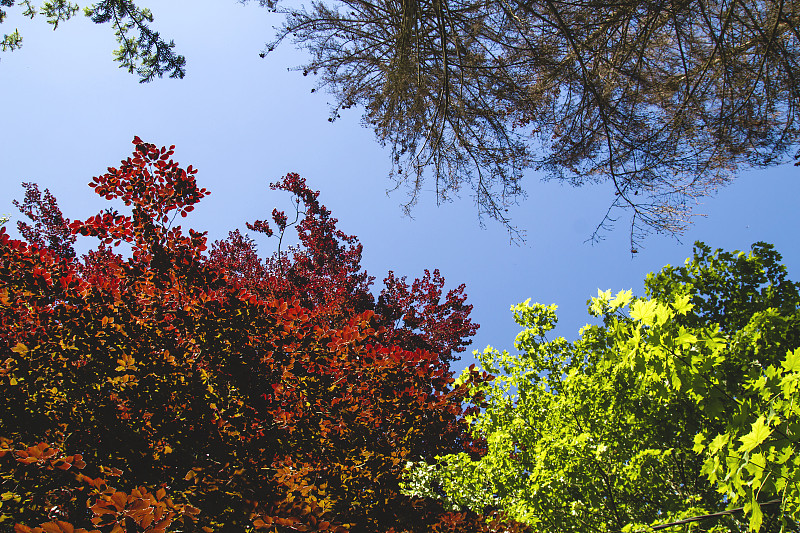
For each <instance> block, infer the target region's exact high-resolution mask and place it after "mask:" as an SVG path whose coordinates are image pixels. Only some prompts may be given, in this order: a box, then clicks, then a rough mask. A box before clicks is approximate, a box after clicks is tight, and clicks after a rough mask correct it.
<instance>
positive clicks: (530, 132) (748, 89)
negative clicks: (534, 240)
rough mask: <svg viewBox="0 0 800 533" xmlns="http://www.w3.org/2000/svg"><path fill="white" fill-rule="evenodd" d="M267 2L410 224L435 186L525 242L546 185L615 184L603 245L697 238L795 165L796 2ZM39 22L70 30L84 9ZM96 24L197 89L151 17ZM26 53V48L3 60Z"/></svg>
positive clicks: (66, 7) (60, 9)
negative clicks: (702, 211)
mask: <svg viewBox="0 0 800 533" xmlns="http://www.w3.org/2000/svg"><path fill="white" fill-rule="evenodd" d="M241 1H242V3H247V1H248V0H241ZM258 1H259V4H260V5H262V6H264V7H267V8H269V9H272V10H275V11H278V12H280V13H282V14H284V15H285V22H284V24H283V26H282V27H281V28H280V29H279V31H278V34H277V36H276V37H275V38H274V39H273V40H271V41H270V42H269V43H268V44H267V46H266V47H265V49H264V51H263V52H262V55H266V54H268V53H269V52H270V51H271V50H273V49H274V48H275V47H276V46H277V45H278V44H279V43H280V42H282V41H284V40H291V41H293V42H294V43H295V44H296V45H297V46H299V47H301V48H304V49H306V50H308V52H309V53H310V55H311V59H310V61H308V63H306V64H305V65H302V66H299V67H298V70H302V72H303V73H304V74H316V75H318V76H319V86H321V87H324V88H326V89H327V90H329V91H330V92H331V93H332V94H333V95H334V96H335V98H336V100H335V102H334V105H333V108H332V113H331V116H330V118H329V120H335V119H336V118H337V117H338V116H339V113H340V112H341V111H342V110H343V109H347V108H350V107H353V106H359V107H360V108H363V109H364V117H363V119H364V123H365V125H366V126H368V127H370V128H372V129H373V130H374V131H375V134H376V137H377V139H378V140H379V141H380V142H381V143H383V144H385V145H388V146H390V147H391V153H392V156H391V157H392V165H393V166H392V171H391V176H390V177H391V178H392V179H393V180H394V182H395V184H396V187H398V188H403V189H406V190H407V192H408V193H409V197H408V200H407V202H406V204H405V207H406V209H408V210H410V209H411V208H413V206H414V204H415V203H416V202H417V200H418V198H419V196H420V195H421V194H422V191H423V189H424V188H425V183H426V182H428V181H431V182H433V184H434V185H435V186H434V189H435V194H436V198H437V201H448V200H451V199H453V198H454V197H456V196H458V195H459V194H460V192H463V191H465V190H469V191H471V194H472V195H473V199H474V201H475V202H476V204H477V206H478V210H479V215H480V216H484V215H487V216H489V217H491V218H495V219H497V220H499V221H501V222H502V223H504V224H505V225H506V226H507V227H508V228H509V230H510V231H511V232H512V235H515V236H518V235H519V233H517V231H516V229H515V227H514V225H513V223H512V221H511V218H510V215H509V208H511V206H512V205H514V204H516V203H517V202H518V201H519V200H521V199H522V198H523V197H525V195H526V188H527V187H526V186H525V185H524V184H523V181H524V180H523V178H524V176H525V175H526V171H527V170H529V169H538V170H540V171H543V173H544V175H545V176H547V178H549V179H557V180H562V181H564V182H566V183H569V184H572V185H575V186H583V185H589V184H593V183H610V184H611V185H612V190H613V196H611V197H610V198H609V200H608V203H609V209H608V212H607V214H606V216H605V218H604V219H603V220H602V221H601V222H600V224H599V225H598V228H597V232H596V233H595V236H599V235H601V234H602V232H603V231H604V230H605V229H608V228H610V227H611V226H612V225H613V224H614V222H615V221H616V220H617V219H618V218H619V217H620V216H621V215H622V214H623V213H627V214H629V215H630V232H631V238H632V241H633V242H634V243H635V242H636V241H637V240H638V239H640V238H641V237H643V236H644V235H645V234H646V233H647V232H649V231H651V230H655V231H658V232H665V233H671V234H677V233H680V232H682V231H683V230H685V229H686V228H687V226H688V224H689V223H690V222H691V218H692V209H693V207H694V206H695V205H696V203H697V202H698V201H699V200H700V199H701V198H702V197H704V196H708V195H711V194H713V193H714V192H715V191H716V190H718V188H719V187H721V186H723V185H725V184H726V183H727V182H729V181H730V180H731V179H732V178H733V177H734V176H735V175H736V174H737V172H738V171H739V170H741V169H745V168H752V167H758V166H765V165H773V164H778V163H781V162H784V161H785V160H786V159H787V158H788V157H789V156H791V155H792V154H791V152H792V150H794V149H796V148H797V146H798V139H800V130H799V129H798V126H797V124H798V123H799V121H800V116H798V112H799V111H798V104H797V102H799V101H800V89H798V87H800V83H798V80H797V72H799V71H800V68H798V67H799V66H800V65H799V64H798V50H800V42H799V41H800V32H798V30H797V28H798V27H800V19H799V18H798V17H799V16H800V15H798V13H800V8H798V6H797V4H796V3H795V2H794V1H791V0H790V1H788V2H787V1H784V0H767V1H757V0H745V1H729V0H720V1H708V0H696V1H682V2H671V3H669V2H667V3H665V2H661V1H649V2H627V1H619V0H618V1H614V2H595V1H593V0H583V1H580V2H564V1H560V0H545V1H541V2H529V1H524V2H521V1H513V0H482V1H476V0H430V1H428V0H379V1H366V0H336V1H329V2H325V1H322V0H320V1H316V2H312V3H311V4H310V5H309V6H308V7H307V8H306V7H297V6H295V5H292V4H286V5H284V4H283V3H281V2H278V0H258ZM15 3H16V0H0V7H1V6H8V7H10V6H13V5H14V4H15ZM20 5H21V7H24V8H25V9H24V12H23V14H24V15H27V16H31V17H32V16H34V14H35V13H36V11H37V8H36V7H35V6H33V5H32V3H31V2H30V1H28V0H24V1H22V2H20ZM38 10H39V11H40V12H41V14H43V15H44V16H45V17H46V19H47V21H48V22H49V23H51V24H53V26H57V25H58V24H59V23H60V22H62V21H64V20H66V19H68V18H70V17H71V16H73V15H74V14H75V13H76V12H77V11H78V6H77V5H76V4H74V3H72V2H68V1H66V0H58V1H49V0H48V1H47V2H44V4H43V5H42V6H41V7H40V8H38ZM85 12H86V14H87V15H88V16H91V18H92V20H94V21H95V22H98V23H109V24H111V25H112V26H113V28H114V32H115V33H116V36H117V40H118V42H119V43H120V47H119V49H118V50H117V52H116V53H115V59H116V60H117V61H118V62H120V66H121V67H124V68H126V69H127V70H128V71H130V72H132V73H134V72H135V73H136V74H138V76H139V77H140V80H141V81H150V80H152V79H153V78H154V77H156V76H159V77H160V76H162V75H163V74H167V73H168V74H169V75H170V76H171V77H183V75H184V71H185V60H184V58H183V56H181V55H176V54H175V53H174V50H173V47H174V44H173V43H172V42H169V43H167V42H166V41H165V40H164V39H162V38H161V37H160V36H159V34H158V32H154V31H152V30H151V29H150V27H149V23H150V22H152V20H153V15H152V13H151V12H150V11H149V10H148V9H146V8H139V7H137V5H136V4H135V3H134V2H133V1H132V0H103V1H100V2H95V3H94V4H92V5H91V6H90V7H88V8H87V9H86V10H85ZM3 18H4V11H3V10H0V22H1V21H2V19H3ZM20 44H21V36H20V35H19V33H18V32H16V31H15V32H12V33H11V34H6V35H5V37H4V40H3V42H2V49H3V50H6V49H14V48H16V47H18V46H19V45H20Z"/></svg>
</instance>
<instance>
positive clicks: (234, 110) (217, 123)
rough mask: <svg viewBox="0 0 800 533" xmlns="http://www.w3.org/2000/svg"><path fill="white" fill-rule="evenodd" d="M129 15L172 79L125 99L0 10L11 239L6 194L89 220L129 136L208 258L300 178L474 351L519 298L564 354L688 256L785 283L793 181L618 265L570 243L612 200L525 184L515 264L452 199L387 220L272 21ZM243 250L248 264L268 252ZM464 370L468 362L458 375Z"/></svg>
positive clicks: (388, 207) (374, 170) (613, 256)
mask: <svg viewBox="0 0 800 533" xmlns="http://www.w3.org/2000/svg"><path fill="white" fill-rule="evenodd" d="M141 5H142V6H147V7H150V8H151V9H152V11H153V13H154V15H155V17H156V21H155V25H154V26H155V28H156V29H159V30H161V31H162V34H163V35H164V36H166V37H167V38H172V39H174V40H175V42H176V44H177V50H178V52H179V53H182V54H184V55H185V56H186V58H187V76H186V78H185V79H183V80H171V79H162V80H156V81H154V82H152V83H150V84H139V83H138V81H137V78H136V77H135V76H132V75H129V74H128V73H127V72H125V71H124V70H121V69H119V68H117V65H116V63H113V62H112V60H111V55H112V50H113V49H114V48H116V43H115V41H114V37H113V34H112V31H111V28H110V27H108V26H107V25H102V26H98V25H95V24H93V23H91V22H90V21H89V20H88V19H85V18H84V17H83V16H79V17H77V18H75V19H73V20H71V21H69V22H67V23H65V24H63V25H62V26H60V27H59V28H58V30H57V31H55V32H54V31H52V30H51V29H50V27H49V26H48V25H47V24H46V23H45V22H44V20H43V19H41V18H37V19H35V20H33V21H28V20H27V19H23V18H22V17H21V16H20V13H21V9H19V7H13V8H10V9H8V11H9V18H8V19H7V20H6V22H5V23H3V24H2V25H0V32H2V33H10V32H11V31H13V29H14V28H15V27H17V28H19V30H20V32H21V33H22V35H23V39H24V41H23V48H22V49H20V50H17V51H15V52H13V53H10V52H6V53H2V54H0V86H2V87H3V110H2V114H1V115H0V117H2V118H1V119H0V124H1V125H2V127H0V184H1V186H2V189H1V190H2V194H1V195H0V213H10V214H11V215H12V217H13V218H12V222H11V223H9V224H7V227H8V228H9V230H11V232H12V233H16V232H15V229H14V227H15V220H17V219H18V216H17V215H18V213H17V211H16V209H15V208H14V207H13V206H12V204H11V201H12V199H14V198H17V199H21V198H22V196H23V189H22V188H21V187H20V185H19V184H20V182H22V181H34V182H37V183H38V184H39V185H40V186H41V187H42V188H45V187H46V188H49V189H50V190H51V192H53V193H54V194H55V196H56V197H57V198H58V200H59V204H60V206H61V208H62V210H63V211H64V214H65V215H66V216H68V217H70V218H72V219H83V218H87V217H89V216H91V215H93V214H95V213H97V212H98V211H99V210H100V209H103V208H105V207H106V206H105V205H104V204H106V202H104V201H103V200H101V199H100V198H99V197H97V196H96V195H95V194H94V193H93V192H92V191H91V190H90V189H89V188H88V187H87V186H86V184H87V183H88V182H89V180H90V179H91V177H92V176H95V175H98V174H101V173H103V172H104V171H105V169H106V167H108V166H115V165H117V164H118V163H119V161H120V159H123V158H125V157H127V156H128V155H129V154H130V152H131V150H132V144H131V140H132V139H133V137H134V135H138V136H139V137H141V138H142V139H143V140H145V141H147V142H152V143H155V144H157V145H159V146H160V145H171V144H174V145H176V153H175V159H176V160H177V161H180V162H181V163H182V164H183V165H188V164H192V165H193V166H195V167H196V168H198V169H199V171H200V172H199V174H198V181H199V183H200V185H201V186H203V187H206V188H208V189H209V190H210V191H211V195H210V196H209V197H208V198H206V199H204V200H203V202H202V203H201V204H200V205H199V206H198V208H197V209H196V210H195V212H194V213H192V215H191V216H190V217H189V218H187V219H185V220H184V221H183V226H184V228H187V227H192V228H195V229H198V230H207V231H208V232H209V238H210V239H211V240H212V241H213V240H215V239H219V238H224V237H225V236H226V235H227V233H228V231H229V230H232V229H235V228H242V229H244V225H245V222H246V221H252V220H255V219H258V218H268V215H269V213H270V212H271V211H272V208H273V207H275V206H277V207H279V208H283V209H288V208H289V206H290V203H289V197H288V195H286V194H285V193H277V192H273V191H270V190H269V188H268V186H267V184H268V183H269V182H270V181H276V180H277V179H279V178H280V177H281V176H283V175H284V174H286V173H287V172H297V173H299V174H300V175H301V176H303V177H305V178H306V179H307V180H308V183H309V184H310V186H311V187H312V188H314V189H319V190H320V191H321V200H322V202H323V203H324V204H326V205H327V206H328V207H329V208H330V209H331V210H332V211H333V213H334V216H336V217H337V218H338V219H339V225H340V228H341V229H343V230H344V231H345V232H347V233H351V234H355V235H357V236H358V237H359V238H360V240H361V242H362V243H363V245H364V262H363V263H364V265H365V267H366V269H367V270H368V271H369V273H370V274H371V275H373V276H375V277H376V278H377V280H378V282H380V280H381V279H382V278H383V277H384V276H385V275H386V272H387V271H388V270H394V271H395V273H397V274H398V275H407V276H409V278H414V277H417V276H421V275H422V272H423V270H424V269H425V268H429V269H434V268H439V269H440V270H441V272H442V274H443V275H444V277H445V278H446V280H447V281H448V285H449V286H451V287H453V286H456V285H458V284H459V283H465V284H466V286H467V293H468V295H469V302H471V303H472V304H473V305H474V306H475V309H474V311H473V319H474V320H476V321H477V322H478V323H480V324H481V326H482V327H481V329H480V330H479V332H478V335H477V336H476V338H475V342H474V343H473V348H478V349H483V348H484V347H485V346H486V345H487V344H491V345H493V346H495V347H497V348H501V349H503V348H505V349H511V348H512V345H513V340H514V337H515V335H516V333H517V332H518V328H517V326H516V325H515V324H514V323H513V320H512V318H511V313H510V312H509V307H510V306H511V305H512V304H514V303H517V302H521V301H524V300H525V299H527V298H532V299H533V301H539V302H541V303H548V304H549V303H557V304H558V305H559V316H560V323H559V328H558V330H557V332H558V333H559V334H561V335H564V336H566V337H568V338H574V337H575V335H576V333H577V330H578V328H580V327H581V326H582V325H584V324H585V323H586V321H587V319H588V315H587V314H586V311H585V309H586V306H585V301H586V300H587V298H589V297H590V296H593V295H595V294H596V293H597V289H598V288H601V289H609V288H610V289H612V290H614V291H616V290H620V289H630V288H632V289H633V290H634V293H641V288H642V280H643V279H644V276H645V275H646V274H647V273H648V272H650V271H653V270H658V269H660V268H661V267H662V266H664V265H665V264H668V263H671V264H680V263H683V261H684V260H685V259H686V258H687V257H688V256H689V255H690V254H691V249H692V243H693V242H694V241H695V240H702V241H705V242H706V243H708V244H709V245H711V246H712V247H718V248H724V249H729V250H732V249H745V250H746V249H749V246H750V244H751V243H753V242H756V241H766V242H771V243H774V244H775V245H776V246H777V249H778V251H779V252H781V253H782V254H783V257H784V263H785V264H786V265H787V267H788V268H789V273H790V277H792V278H793V279H798V278H799V277H800V274H798V273H800V245H799V244H798V239H797V230H798V222H799V221H800V210H798V208H797V202H798V198H800V194H799V193H800V183H799V182H798V179H797V178H798V175H800V168H794V167H793V166H791V164H787V165H784V166H782V167H773V168H771V169H768V170H765V171H752V172H747V173H745V174H742V175H741V176H740V177H739V178H738V179H737V180H736V181H735V182H734V183H733V184H732V185H730V186H728V187H727V188H725V189H723V190H721V191H720V192H719V193H718V194H717V195H716V196H715V197H714V198H710V199H707V200H706V201H705V203H704V205H701V206H699V207H698V209H697V211H698V212H701V213H706V214H707V215H708V216H707V217H704V218H698V219H696V223H695V224H694V226H693V227H692V228H691V229H690V230H689V231H688V232H687V233H686V234H684V235H683V236H682V237H681V238H680V241H678V240H676V239H674V238H671V237H668V236H663V235H652V236H651V237H649V238H648V239H646V240H645V241H644V243H643V244H644V246H643V247H642V248H641V249H640V252H639V253H638V254H636V255H635V256H633V257H631V254H630V251H629V250H630V245H629V236H628V232H627V231H626V226H627V224H626V222H627V219H625V218H624V217H623V218H622V219H621V220H620V223H619V226H618V228H617V230H616V231H613V232H610V233H606V234H605V236H606V239H605V240H604V241H603V242H601V243H599V244H595V245H591V244H588V243H586V242H584V241H585V240H586V239H587V237H589V236H590V234H591V233H592V231H593V230H594V228H595V226H596V225H597V223H598V222H599V221H600V220H601V218H602V216H603V214H604V213H605V210H606V208H607V206H608V203H609V202H610V201H611V199H612V196H611V195H612V192H611V190H610V188H609V187H607V186H602V185H600V186H587V187H583V188H579V189H576V188H572V187H570V186H567V185H560V184H558V183H552V182H547V183H544V182H541V181H540V177H541V176H539V175H537V174H536V173H534V172H529V173H528V174H527V175H526V182H527V183H526V189H527V191H528V194H529V197H528V199H527V200H526V201H525V202H523V203H522V204H521V205H520V206H519V207H517V208H516V209H514V210H512V212H511V214H512V216H513V219H514V221H515V222H516V223H517V224H518V225H519V226H520V227H521V228H523V229H525V230H527V235H528V240H527V243H526V244H524V245H522V246H516V245H512V244H510V243H509V239H508V234H507V233H506V231H505V230H504V229H503V228H502V227H501V226H500V225H499V224H496V223H494V222H492V221H490V220H488V221H486V225H485V228H482V227H481V226H480V225H479V223H478V219H477V208H476V206H475V205H474V203H473V202H472V199H471V198H470V193H469V191H466V190H465V191H463V194H462V197H461V198H460V199H459V200H456V201H455V202H453V203H451V204H446V205H443V206H440V207H437V206H436V205H435V198H434V195H433V194H432V193H431V194H429V195H426V196H423V197H422V198H421V200H420V202H419V204H418V206H417V208H416V210H415V211H414V213H413V216H414V217H413V219H412V218H408V217H404V216H403V214H402V210H401V207H400V205H401V204H402V203H403V202H404V200H405V196H404V194H403V191H402V190H399V191H396V192H394V193H392V194H390V195H387V194H386V190H387V189H389V188H391V187H392V183H391V182H390V181H389V180H388V179H387V174H388V171H389V164H388V163H389V152H388V150H386V149H384V148H382V147H381V146H380V145H379V144H378V143H377V142H376V141H375V140H374V137H373V135H372V132H371V131H370V130H368V129H365V128H363V127H361V124H360V119H361V115H360V110H359V109H356V108H353V109H350V110H348V111H346V112H343V113H342V118H341V119H339V120H338V121H336V122H334V123H329V122H328V121H327V117H328V105H327V102H328V101H329V98H328V97H327V95H326V94H325V93H324V92H320V91H317V92H315V93H314V94H312V93H311V89H312V88H314V87H315V83H316V81H315V79H314V78H313V76H308V77H303V75H302V73H299V72H294V71H292V72H290V71H287V67H292V66H296V65H299V64H301V63H302V62H303V61H304V59H305V56H304V53H303V52H302V51H297V50H295V49H293V48H292V45H291V43H284V44H283V45H282V48H279V49H278V50H277V51H276V52H274V53H273V54H270V55H269V56H268V57H267V58H266V59H261V58H259V55H258V53H259V52H260V51H261V49H262V48H263V45H264V43H265V42H267V41H269V40H271V38H272V36H273V33H274V30H273V27H274V26H277V25H278V24H279V23H280V20H281V19H280V16H279V15H275V14H273V13H269V12H268V11H267V10H266V9H263V8H260V7H258V5H257V3H253V4H251V5H246V6H242V5H240V4H239V3H237V2H235V1H234V0H227V2H226V1H220V0H216V1H214V2H208V1H205V0H192V1H189V0H170V1H169V2H147V1H144V0H143V1H142V2H141ZM431 187H432V186H431ZM431 187H428V189H430V188H431ZM258 242H259V245H260V250H261V252H262V253H263V254H269V253H271V252H272V251H273V250H274V247H275V246H276V242H275V241H272V242H270V241H269V240H266V239H265V240H259V241H258ZM470 362H472V356H471V355H469V354H468V353H467V354H465V356H464V357H463V359H462V362H461V363H460V364H457V367H460V366H464V365H467V364H469V363H470Z"/></svg>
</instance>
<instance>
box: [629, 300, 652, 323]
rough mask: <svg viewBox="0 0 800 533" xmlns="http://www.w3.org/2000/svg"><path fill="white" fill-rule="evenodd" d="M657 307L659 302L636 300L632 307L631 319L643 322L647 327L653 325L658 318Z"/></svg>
mask: <svg viewBox="0 0 800 533" xmlns="http://www.w3.org/2000/svg"><path fill="white" fill-rule="evenodd" d="M657 305H658V302H657V301H655V300H636V301H635V302H634V303H633V305H631V318H632V319H634V320H638V321H640V322H642V323H643V324H645V325H646V326H649V325H652V323H653V319H654V318H655V316H656V306H657Z"/></svg>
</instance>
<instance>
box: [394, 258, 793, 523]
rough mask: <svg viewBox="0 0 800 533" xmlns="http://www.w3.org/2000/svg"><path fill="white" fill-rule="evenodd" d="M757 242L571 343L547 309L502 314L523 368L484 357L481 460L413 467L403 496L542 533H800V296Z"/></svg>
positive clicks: (618, 302) (602, 298) (671, 281)
mask: <svg viewBox="0 0 800 533" xmlns="http://www.w3.org/2000/svg"><path fill="white" fill-rule="evenodd" d="M780 259H781V258H780V255H779V254H778V253H777V252H775V251H774V249H773V248H772V246H770V245H767V244H764V243H758V244H755V245H754V246H753V249H752V252H751V253H749V254H745V253H742V252H735V253H725V252H722V251H719V250H717V251H712V250H711V249H710V248H708V247H707V246H705V245H703V244H697V245H696V248H695V255H694V257H693V258H692V259H690V260H687V262H686V264H685V265H684V266H682V267H677V268H676V267H671V266H667V267H665V268H664V269H662V270H661V271H660V272H659V273H656V274H650V275H649V276H648V277H647V279H646V281H645V287H646V297H645V298H635V297H633V295H632V293H631V291H623V292H620V293H618V294H617V295H615V296H613V295H612V293H611V291H605V292H602V291H598V296H597V297H595V298H592V299H591V300H590V301H589V312H590V314H592V315H593V316H595V317H598V318H600V319H601V320H602V323H601V324H595V325H587V326H586V327H584V328H583V329H582V330H581V332H580V337H579V338H578V340H576V341H575V342H569V341H567V340H566V339H564V338H563V337H558V338H556V339H554V340H548V339H547V338H546V334H547V332H548V331H550V330H552V328H553V327H554V326H555V323H556V315H555V306H544V305H541V304H531V303H530V301H526V302H524V303H522V304H519V305H517V306H514V307H512V310H513V311H514V319H515V320H516V321H517V323H518V324H519V325H520V326H522V327H523V328H525V329H524V330H523V331H522V332H521V333H520V334H519V335H518V336H517V339H516V343H515V347H516V349H517V350H518V351H519V353H518V354H509V353H507V352H502V353H501V352H498V351H497V350H494V349H492V348H488V349H487V350H486V351H485V352H484V353H483V354H480V355H479V358H480V360H481V366H482V368H481V370H482V371H485V372H490V373H492V374H495V375H496V376H497V377H496V378H495V379H494V380H492V381H488V382H487V381H483V382H478V383H474V384H472V385H471V389H472V394H473V396H474V397H476V398H477V399H479V400H481V401H483V402H484V409H483V410H482V411H481V412H480V413H479V414H477V415H475V416H474V417H473V418H472V419H471V426H472V430H473V432H474V434H475V435H476V436H481V437H484V438H486V440H487V443H488V448H489V451H488V453H487V454H486V455H485V456H484V457H482V458H480V459H477V460H475V459H473V458H470V457H468V456H467V455H466V454H453V455H447V456H442V457H439V458H438V459H437V462H435V463H433V464H431V463H417V464H414V465H409V469H408V470H407V477H406V484H405V489H404V490H406V491H407V492H408V493H413V494H417V495H423V496H428V497H435V498H439V499H443V500H445V502H446V503H447V505H449V506H451V508H454V509H455V508H470V509H473V510H475V509H490V508H492V509H494V508H499V509H501V510H502V511H503V512H505V513H506V514H507V516H508V517H513V518H514V519H516V520H519V521H521V522H525V523H528V524H530V525H532V526H534V527H535V528H537V529H538V530H540V531H552V532H577V531H586V532H589V531H609V532H611V531H626V532H635V531H651V530H660V529H668V528H669V527H672V526H678V525H683V526H684V527H694V528H700V529H694V531H698V530H700V531H731V532H733V531H745V530H753V531H798V530H800V527H799V526H798V518H799V517H800V492H798V489H799V488H800V486H799V484H798V482H799V481H800V456H798V454H797V447H798V440H800V437H799V436H798V432H799V430H800V424H798V421H799V417H798V415H799V414H800V409H799V408H798V405H797V404H798V397H800V395H798V382H799V380H800V333H799V332H800V329H799V328H798V325H799V324H798V321H800V312H799V311H798V306H800V296H798V284H796V283H794V282H792V281H789V280H787V279H786V270H785V268H784V267H783V266H782V265H781V264H780Z"/></svg>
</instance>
